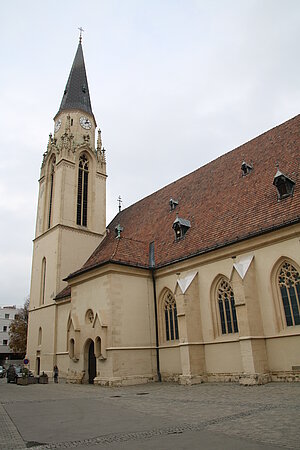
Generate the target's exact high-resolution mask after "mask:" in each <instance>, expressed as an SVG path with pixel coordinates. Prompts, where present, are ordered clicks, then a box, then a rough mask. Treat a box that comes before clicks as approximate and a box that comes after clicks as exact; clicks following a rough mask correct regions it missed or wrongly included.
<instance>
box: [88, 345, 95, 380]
mask: <svg viewBox="0 0 300 450" xmlns="http://www.w3.org/2000/svg"><path fill="white" fill-rule="evenodd" d="M88 376H89V383H90V384H93V383H94V378H95V377H96V357H95V349H94V341H91V342H90V345H89V358H88Z"/></svg>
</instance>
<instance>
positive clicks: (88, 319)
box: [85, 309, 94, 323]
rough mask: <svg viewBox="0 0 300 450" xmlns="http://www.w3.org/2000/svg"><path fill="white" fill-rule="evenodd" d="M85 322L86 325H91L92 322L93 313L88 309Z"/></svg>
mask: <svg viewBox="0 0 300 450" xmlns="http://www.w3.org/2000/svg"><path fill="white" fill-rule="evenodd" d="M85 320H86V322H87V323H93V322H94V313H93V311H92V310H91V309H88V310H87V312H86V314H85Z"/></svg>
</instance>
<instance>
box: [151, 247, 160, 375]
mask: <svg viewBox="0 0 300 450" xmlns="http://www.w3.org/2000/svg"><path fill="white" fill-rule="evenodd" d="M149 266H150V270H151V275H152V286H153V300H154V323H155V350H156V372H157V379H158V381H159V382H161V373H160V359H159V336H158V317H157V296H156V281H155V257H154V242H150V244H149Z"/></svg>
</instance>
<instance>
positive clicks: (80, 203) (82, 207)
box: [77, 155, 89, 227]
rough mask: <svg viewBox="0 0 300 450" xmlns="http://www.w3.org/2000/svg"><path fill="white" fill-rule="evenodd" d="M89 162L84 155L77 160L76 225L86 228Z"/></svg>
mask: <svg viewBox="0 0 300 450" xmlns="http://www.w3.org/2000/svg"><path fill="white" fill-rule="evenodd" d="M88 177H89V162H88V159H87V157H86V156H85V155H82V156H80V158H79V167H78V191H77V225H82V226H84V227H86V226H87V204H88Z"/></svg>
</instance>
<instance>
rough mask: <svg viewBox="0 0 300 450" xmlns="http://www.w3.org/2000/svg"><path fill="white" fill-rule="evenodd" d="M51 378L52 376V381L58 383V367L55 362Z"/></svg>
mask: <svg viewBox="0 0 300 450" xmlns="http://www.w3.org/2000/svg"><path fill="white" fill-rule="evenodd" d="M53 378H54V383H58V367H57V365H56V364H55V366H54V367H53Z"/></svg>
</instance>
